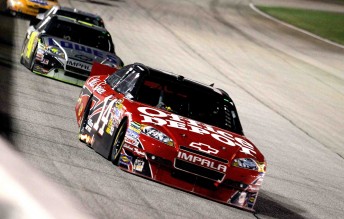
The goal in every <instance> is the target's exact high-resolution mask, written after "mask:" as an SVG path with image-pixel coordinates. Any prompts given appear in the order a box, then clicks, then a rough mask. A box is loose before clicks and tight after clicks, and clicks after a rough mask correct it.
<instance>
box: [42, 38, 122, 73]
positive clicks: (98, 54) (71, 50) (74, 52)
mask: <svg viewBox="0 0 344 219" xmlns="http://www.w3.org/2000/svg"><path fill="white" fill-rule="evenodd" d="M42 40H43V42H44V44H45V45H46V46H48V47H49V46H54V47H58V48H59V49H60V50H62V52H63V53H65V57H66V60H67V61H68V60H77V61H81V62H84V63H88V64H92V63H93V62H99V63H101V62H102V61H104V60H110V61H111V62H112V63H114V64H117V57H116V55H115V54H114V53H110V52H106V51H102V50H99V49H97V48H93V47H89V46H85V45H82V44H79V43H75V42H72V41H69V40H65V39H61V38H56V37H51V36H43V37H42ZM89 71H91V69H89Z"/></svg>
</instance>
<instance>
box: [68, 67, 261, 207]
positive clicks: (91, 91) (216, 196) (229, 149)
mask: <svg viewBox="0 0 344 219" xmlns="http://www.w3.org/2000/svg"><path fill="white" fill-rule="evenodd" d="M75 110H76V117H77V121H78V125H79V126H80V135H79V139H80V140H81V141H84V142H86V144H88V145H89V146H90V147H92V148H93V149H94V150H95V151H96V152H98V153H100V154H101V155H102V156H104V157H105V158H108V159H110V160H111V161H112V162H113V163H114V164H116V165H119V166H120V167H121V168H122V169H124V170H126V171H128V172H131V173H134V174H138V175H140V176H144V177H147V178H149V179H152V180H156V181H158V182H161V183H164V184H167V185H170V186H173V187H176V188H179V189H182V190H185V191H188V192H191V193H195V194H197V195H200V196H204V197H207V198H209V199H212V200H215V201H218V202H221V203H225V204H228V205H233V206H237V207H240V208H244V209H247V210H251V211H253V207H254V204H255V202H256V199H257V195H258V191H259V188H260V186H261V183H262V181H263V177H264V174H265V171H266V162H265V158H264V156H263V155H262V153H261V152H260V151H259V150H258V149H257V148H256V147H255V146H254V145H253V143H252V142H250V141H249V140H248V139H247V138H246V137H245V136H244V135H243V131H242V127H241V123H240V120H239V116H238V114H237V111H236V108H235V105H234V102H233V101H232V100H231V98H230V97H229V96H228V94H227V93H226V92H224V91H223V90H221V89H215V88H213V87H211V86H207V85H203V84H200V83H198V82H195V81H191V80H188V79H185V78H184V77H183V76H180V75H174V74H171V73H166V72H162V71H159V70H156V69H152V68H149V67H146V66H144V65H142V64H133V65H129V66H126V67H124V68H122V69H120V70H118V71H117V72H116V73H114V74H112V75H110V76H105V75H102V76H94V77H90V78H89V79H88V80H87V81H86V83H85V86H84V87H83V89H82V91H81V94H80V97H79V100H78V103H77V105H76V108H75Z"/></svg>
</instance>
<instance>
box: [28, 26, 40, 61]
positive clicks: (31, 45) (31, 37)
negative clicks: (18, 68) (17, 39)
mask: <svg viewBox="0 0 344 219" xmlns="http://www.w3.org/2000/svg"><path fill="white" fill-rule="evenodd" d="M37 35H38V32H36V31H34V32H32V33H31V36H30V39H29V42H28V44H27V50H26V57H27V58H30V57H31V52H32V48H33V45H34V44H35V41H36V39H37Z"/></svg>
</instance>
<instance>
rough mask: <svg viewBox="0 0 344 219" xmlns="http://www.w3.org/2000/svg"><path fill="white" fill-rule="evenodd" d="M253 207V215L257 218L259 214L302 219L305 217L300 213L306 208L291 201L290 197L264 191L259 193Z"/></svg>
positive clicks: (304, 211)
mask: <svg viewBox="0 0 344 219" xmlns="http://www.w3.org/2000/svg"><path fill="white" fill-rule="evenodd" d="M255 209H256V213H255V214H254V215H255V216H256V217H257V218H259V215H264V216H268V217H273V218H293V219H303V218H305V217H304V216H302V215H301V214H303V215H304V213H306V210H304V209H302V208H300V206H297V204H295V203H292V201H291V200H290V199H287V198H285V197H283V196H281V195H278V194H274V193H270V192H266V191H261V192H260V193H259V195H258V198H257V202H256V206H255Z"/></svg>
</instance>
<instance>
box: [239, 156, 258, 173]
mask: <svg viewBox="0 0 344 219" xmlns="http://www.w3.org/2000/svg"><path fill="white" fill-rule="evenodd" d="M232 166H234V167H240V168H244V169H249V170H256V171H258V169H259V168H258V164H257V162H256V161H255V160H253V159H252V158H236V159H234V160H233V162H232Z"/></svg>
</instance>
